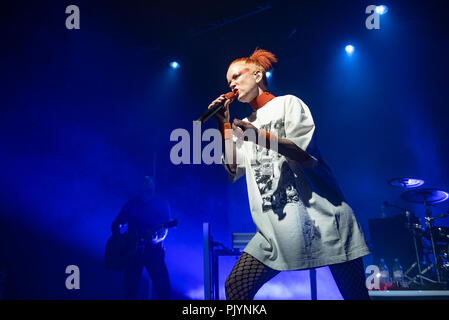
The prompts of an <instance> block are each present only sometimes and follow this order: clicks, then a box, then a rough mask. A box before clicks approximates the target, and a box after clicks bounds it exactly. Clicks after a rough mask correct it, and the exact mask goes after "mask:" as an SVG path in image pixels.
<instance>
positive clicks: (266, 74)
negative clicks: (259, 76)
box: [265, 71, 272, 79]
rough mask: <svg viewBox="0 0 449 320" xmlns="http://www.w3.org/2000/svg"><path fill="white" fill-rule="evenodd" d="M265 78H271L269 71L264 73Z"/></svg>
mask: <svg viewBox="0 0 449 320" xmlns="http://www.w3.org/2000/svg"><path fill="white" fill-rule="evenodd" d="M265 76H266V77H267V79H270V78H271V76H272V73H271V71H267V72H266V73H265Z"/></svg>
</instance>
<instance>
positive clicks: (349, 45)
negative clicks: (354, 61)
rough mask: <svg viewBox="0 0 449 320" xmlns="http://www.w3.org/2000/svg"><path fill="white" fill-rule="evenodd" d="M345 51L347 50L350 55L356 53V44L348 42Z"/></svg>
mask: <svg viewBox="0 0 449 320" xmlns="http://www.w3.org/2000/svg"><path fill="white" fill-rule="evenodd" d="M345 51H346V53H347V54H348V56H350V55H352V54H353V53H354V46H353V45H351V44H348V45H347V46H346V47H345Z"/></svg>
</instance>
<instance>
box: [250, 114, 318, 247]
mask: <svg viewBox="0 0 449 320" xmlns="http://www.w3.org/2000/svg"><path fill="white" fill-rule="evenodd" d="M260 129H262V130H265V131H267V132H270V133H273V134H275V135H276V136H277V137H280V138H285V136H286V134H285V126H284V121H283V119H278V120H275V121H272V122H270V123H267V124H264V125H261V126H260ZM253 157H254V158H253V159H255V160H254V161H253V162H252V163H251V166H252V168H253V170H254V171H253V172H254V176H255V179H256V183H257V186H258V189H259V191H260V195H261V197H262V210H263V212H266V213H269V212H270V211H272V212H273V213H274V214H276V215H277V217H278V221H281V220H283V219H284V218H285V216H286V211H285V210H284V209H285V206H286V205H287V204H289V203H293V204H296V205H297V206H300V207H304V204H303V202H302V201H301V199H300V195H299V194H298V190H299V186H298V185H297V183H296V179H295V175H294V173H293V171H292V169H291V168H290V166H289V164H288V163H287V161H285V159H283V156H282V155H281V154H279V153H277V152H275V151H272V150H267V149H265V148H263V147H261V146H258V145H256V144H253ZM300 224H301V229H302V235H303V239H304V246H305V249H306V251H309V252H310V251H314V250H316V249H317V248H318V247H320V241H319V240H321V233H320V230H319V228H318V227H317V226H316V224H315V221H314V220H312V219H311V218H310V216H309V214H308V213H307V210H305V208H304V209H303V210H300Z"/></svg>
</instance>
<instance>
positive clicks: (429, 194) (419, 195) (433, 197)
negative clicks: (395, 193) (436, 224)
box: [401, 188, 449, 204]
mask: <svg viewBox="0 0 449 320" xmlns="http://www.w3.org/2000/svg"><path fill="white" fill-rule="evenodd" d="M401 198H402V199H403V200H405V201H408V202H415V203H428V204H434V203H440V202H443V201H446V200H447V199H448V198H449V193H447V192H446V191H441V190H437V189H430V188H426V189H414V190H409V191H405V192H403V193H402V194H401Z"/></svg>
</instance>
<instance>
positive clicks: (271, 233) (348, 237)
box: [225, 95, 369, 270]
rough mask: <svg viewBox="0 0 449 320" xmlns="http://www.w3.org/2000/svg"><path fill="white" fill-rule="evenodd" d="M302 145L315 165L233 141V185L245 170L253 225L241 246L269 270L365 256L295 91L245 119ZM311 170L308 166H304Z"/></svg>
mask: <svg viewBox="0 0 449 320" xmlns="http://www.w3.org/2000/svg"><path fill="white" fill-rule="evenodd" d="M243 120H244V121H248V122H250V123H251V124H253V125H254V126H255V127H256V128H259V129H263V130H265V131H267V132H270V133H272V134H274V135H276V136H277V137H279V138H286V139H288V140H290V141H292V142H293V143H295V144H296V145H297V146H298V147H299V148H301V149H302V150H305V151H306V152H307V153H308V154H309V155H310V156H311V157H312V160H310V161H311V162H315V163H314V164H315V166H308V165H310V164H311V163H308V165H305V164H300V163H299V162H297V161H294V160H291V159H289V158H287V157H285V156H283V155H281V154H279V153H277V152H276V151H274V150H267V149H266V148H263V147H261V146H259V145H256V144H255V143H253V142H249V141H243V140H242V139H238V138H237V135H236V134H235V133H234V141H236V143H237V147H236V152H237V154H236V156H237V169H236V172H235V174H234V173H232V172H231V171H229V168H228V167H227V165H225V168H226V170H227V172H228V175H229V178H230V179H231V181H232V182H234V181H235V180H237V179H238V178H240V177H241V176H242V175H244V174H246V183H247V188H248V197H249V204H250V210H251V216H252V218H253V221H254V224H255V225H256V227H257V232H256V234H255V236H254V237H253V238H252V239H251V241H250V242H249V243H248V245H247V246H246V247H245V249H244V251H245V252H247V253H249V254H250V255H252V256H253V257H255V258H256V259H257V260H259V261H261V262H262V263H264V264H265V265H267V266H269V267H270V268H272V269H275V270H299V269H309V268H315V267H320V266H325V265H330V264H335V263H341V262H345V261H349V260H353V259H356V258H359V257H361V256H364V255H367V254H369V250H368V247H367V246H366V243H365V239H364V235H363V232H362V230H361V228H360V226H359V224H358V223H357V220H356V218H355V216H354V213H353V211H352V209H351V207H350V206H349V205H348V204H347V203H346V202H345V200H344V197H343V194H342V192H341V191H340V188H339V186H338V184H337V182H336V180H335V178H334V176H333V174H332V172H331V170H330V168H329V167H328V166H327V165H326V163H325V162H324V161H323V159H322V158H321V156H320V153H319V150H318V147H317V145H316V138H315V134H314V132H315V124H314V121H313V118H312V115H311V113H310V110H309V108H308V107H307V106H306V104H305V103H304V102H303V101H302V100H301V99H299V98H297V97H295V96H293V95H286V96H280V97H275V98H274V99H272V100H270V101H269V102H267V103H266V104H265V105H264V106H263V107H262V108H260V109H258V110H257V111H255V112H253V113H252V114H251V115H250V116H249V117H248V118H245V119H243ZM307 167H309V168H307Z"/></svg>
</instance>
